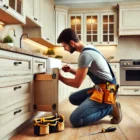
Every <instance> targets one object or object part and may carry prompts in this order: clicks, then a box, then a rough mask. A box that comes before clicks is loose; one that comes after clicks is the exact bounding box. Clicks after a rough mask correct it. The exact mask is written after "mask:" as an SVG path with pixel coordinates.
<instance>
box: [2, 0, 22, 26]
mask: <svg viewBox="0 0 140 140" xmlns="http://www.w3.org/2000/svg"><path fill="white" fill-rule="evenodd" d="M24 4H25V3H24V0H0V21H1V22H3V23H4V24H6V25H7V24H25V15H24V11H23V7H24Z"/></svg>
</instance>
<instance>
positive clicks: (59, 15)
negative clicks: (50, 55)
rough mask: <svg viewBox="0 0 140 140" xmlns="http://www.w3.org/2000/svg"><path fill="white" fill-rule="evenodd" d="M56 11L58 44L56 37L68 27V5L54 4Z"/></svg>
mask: <svg viewBox="0 0 140 140" xmlns="http://www.w3.org/2000/svg"><path fill="white" fill-rule="evenodd" d="M55 11H56V14H55V16H56V45H60V44H58V43H57V38H58V36H59V35H60V33H61V32H62V31H63V30H64V29H65V28H67V27H68V23H67V20H68V7H62V6H55Z"/></svg>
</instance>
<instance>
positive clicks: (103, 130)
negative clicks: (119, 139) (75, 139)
mask: <svg viewBox="0 0 140 140" xmlns="http://www.w3.org/2000/svg"><path fill="white" fill-rule="evenodd" d="M115 130H116V127H115V126H111V127H108V128H106V129H105V128H102V130H101V131H99V132H93V133H90V134H87V135H83V136H81V137H85V136H90V135H95V134H99V133H106V132H114V131H115Z"/></svg>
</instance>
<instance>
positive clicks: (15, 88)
mask: <svg viewBox="0 0 140 140" xmlns="http://www.w3.org/2000/svg"><path fill="white" fill-rule="evenodd" d="M20 88H22V87H21V86H18V87H14V90H17V89H20Z"/></svg>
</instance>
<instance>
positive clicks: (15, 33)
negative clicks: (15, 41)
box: [8, 28, 16, 37]
mask: <svg viewBox="0 0 140 140" xmlns="http://www.w3.org/2000/svg"><path fill="white" fill-rule="evenodd" d="M10 30H13V31H14V37H16V31H15V29H14V28H10V29H9V30H8V34H9V31H10Z"/></svg>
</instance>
